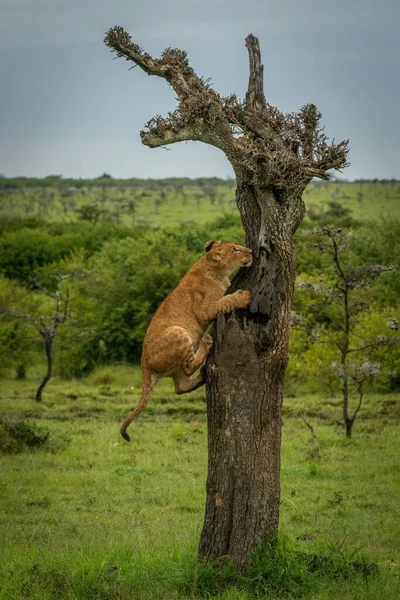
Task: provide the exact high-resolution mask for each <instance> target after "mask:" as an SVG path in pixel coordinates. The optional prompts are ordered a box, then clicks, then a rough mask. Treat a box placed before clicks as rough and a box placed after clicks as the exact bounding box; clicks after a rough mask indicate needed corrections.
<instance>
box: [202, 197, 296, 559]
mask: <svg viewBox="0 0 400 600" xmlns="http://www.w3.org/2000/svg"><path fill="white" fill-rule="evenodd" d="M253 192H254V190H253ZM261 193H264V194H265V192H261ZM239 195H240V192H239ZM258 195H259V194H257V193H255V197H258ZM264 199H265V198H264ZM247 206H249V204H248V203H247ZM256 206H257V205H256ZM298 206H299V211H300V213H302V208H301V198H298ZM253 210H254V205H253ZM255 212H257V211H255ZM247 216H248V218H247V219H246V218H244V219H243V220H244V226H245V229H246V233H247V234H248V235H247V243H249V242H251V241H252V242H253V244H251V243H249V245H250V246H251V247H254V242H255V241H256V240H257V246H258V242H259V240H260V239H262V244H261V247H260V246H258V247H257V246H256V248H255V254H256V260H255V264H254V265H253V267H252V268H251V269H246V270H243V271H241V272H239V273H238V275H237V277H236V278H235V280H234V281H233V282H232V287H233V289H238V288H242V289H243V288H245V289H250V290H251V292H252V297H253V301H252V304H251V308H250V311H237V313H234V314H230V315H222V314H220V315H219V316H218V319H217V322H216V324H215V327H214V347H213V349H212V351H211V353H210V355H209V359H208V362H207V412H208V436H209V437H208V456H209V458H208V479H207V502H206V512H205V519H204V528H203V532H202V535H201V540H200V546H199V557H200V559H201V560H214V559H216V558H218V557H221V556H225V555H228V556H229V557H230V558H231V559H232V560H233V561H234V562H235V564H237V565H238V566H239V567H240V568H245V567H246V566H247V564H248V561H249V558H250V557H251V554H252V553H253V552H254V550H255V549H256V547H257V544H258V542H259V541H260V540H261V539H265V538H270V539H274V538H275V537H276V534H277V531H278V524H279V505H280V446H281V427H282V399H283V385H284V378H285V372H286V366H287V362H288V344H289V322H290V319H289V315H290V311H291V305H292V298H293V289H294V281H295V275H296V264H295V256H294V251H293V248H292V244H291V239H290V238H291V233H292V232H290V235H284V233H283V232H282V231H280V233H279V239H278V236H277V235H274V232H273V231H271V230H270V231H269V232H268V231H267V230H266V228H265V224H263V219H262V211H261V213H260V214H259V218H258V219H257V218H254V215H253V218H251V217H250V214H249V213H248V214H247ZM261 231H262V233H261V235H260V232H261ZM275 233H277V232H275ZM257 254H258V256H257ZM232 287H231V288H230V290H229V292H231V291H232Z"/></svg>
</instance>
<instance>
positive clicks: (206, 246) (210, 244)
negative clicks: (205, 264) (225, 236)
mask: <svg viewBox="0 0 400 600" xmlns="http://www.w3.org/2000/svg"><path fill="white" fill-rule="evenodd" d="M220 243H221V242H220V241H219V240H208V242H206V243H205V244H204V251H205V252H209V251H210V250H211V248H212V247H213V246H214V244H220Z"/></svg>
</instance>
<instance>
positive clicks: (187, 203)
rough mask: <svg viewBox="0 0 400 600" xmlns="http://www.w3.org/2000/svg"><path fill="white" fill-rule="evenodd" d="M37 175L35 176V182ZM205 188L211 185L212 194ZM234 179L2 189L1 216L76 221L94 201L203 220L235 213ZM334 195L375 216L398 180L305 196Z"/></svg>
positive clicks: (168, 223) (385, 207)
mask: <svg viewBox="0 0 400 600" xmlns="http://www.w3.org/2000/svg"><path fill="white" fill-rule="evenodd" d="M39 185H40V180H38V186H39ZM209 189H211V190H212V194H211V197H210V192H209ZM234 198H235V182H234V181H230V182H229V181H222V180H220V181H219V182H213V180H209V182H208V184H207V185H206V186H205V187H204V186H200V185H199V181H198V180H192V181H189V180H187V181H186V183H185V184H184V185H183V186H181V187H180V188H177V187H176V186H175V185H173V184H172V183H171V181H168V180H166V181H164V182H160V181H157V180H148V181H140V182H136V183H135V182H134V180H132V181H128V180H127V181H126V182H121V181H117V180H116V181H115V182H114V183H113V182H112V181H111V182H109V185H107V187H106V188H103V187H101V186H95V185H90V186H89V185H88V186H80V187H79V188H77V187H73V186H71V185H70V186H67V185H66V186H64V187H62V186H61V187H57V186H56V187H49V188H46V189H44V188H41V187H36V188H35V187H34V188H26V189H22V190H3V191H2V195H1V196H0V217H11V216H14V217H15V216H18V217H22V216H25V217H26V216H30V217H33V216H36V217H40V218H43V219H45V220H46V221H48V222H57V221H76V220H78V219H79V214H80V213H79V210H80V209H81V208H82V207H85V206H92V205H96V206H97V207H99V208H101V209H102V210H105V211H106V213H105V218H106V219H107V220H109V219H110V218H111V219H114V220H115V222H119V223H121V224H123V225H126V226H128V227H130V226H132V225H135V224H136V225H138V224H148V225H151V226H161V227H175V226H182V225H185V226H187V225H189V224H191V223H196V224H198V225H202V224H205V223H209V222H210V221H213V220H214V219H216V218H217V217H219V216H220V215H221V214H226V213H228V214H238V211H237V208H236V203H235V199H234ZM331 200H335V201H337V202H340V203H342V204H343V205H344V206H346V207H348V208H350V209H351V210H352V215H353V216H354V218H356V219H370V220H371V219H372V220H374V219H376V218H378V217H382V216H386V217H390V216H392V215H393V214H398V211H399V204H400V185H399V182H398V181H395V180H393V181H364V182H345V181H341V182H336V181H331V182H319V181H317V182H311V183H310V184H309V186H308V187H307V189H306V191H305V193H304V201H305V203H306V206H307V208H308V209H309V210H311V211H314V212H315V211H317V212H318V211H319V210H320V209H324V210H326V208H327V205H328V202H329V201H331Z"/></svg>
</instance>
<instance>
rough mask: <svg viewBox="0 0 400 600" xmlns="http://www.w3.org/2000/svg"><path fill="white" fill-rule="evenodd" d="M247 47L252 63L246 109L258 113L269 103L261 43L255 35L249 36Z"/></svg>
mask: <svg viewBox="0 0 400 600" xmlns="http://www.w3.org/2000/svg"><path fill="white" fill-rule="evenodd" d="M246 47H247V50H248V53H249V63H250V64H249V66H250V75H249V86H248V89H247V93H246V107H247V108H251V109H252V110H253V111H255V112H258V111H260V110H263V109H264V108H266V105H267V103H266V101H265V95H264V65H262V64H261V52H260V43H259V41H258V39H257V38H256V37H255V36H254V35H253V34H250V35H248V36H247V38H246Z"/></svg>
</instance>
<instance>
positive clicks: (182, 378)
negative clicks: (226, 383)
mask: <svg viewBox="0 0 400 600" xmlns="http://www.w3.org/2000/svg"><path fill="white" fill-rule="evenodd" d="M205 382H206V377H205V368H204V367H202V368H201V370H200V374H199V375H198V376H197V377H188V376H187V375H185V373H184V372H183V371H181V372H180V373H178V374H176V375H175V376H174V383H175V394H187V393H188V392H194V391H195V390H197V389H198V388H199V387H201V386H202V385H204V384H205Z"/></svg>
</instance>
